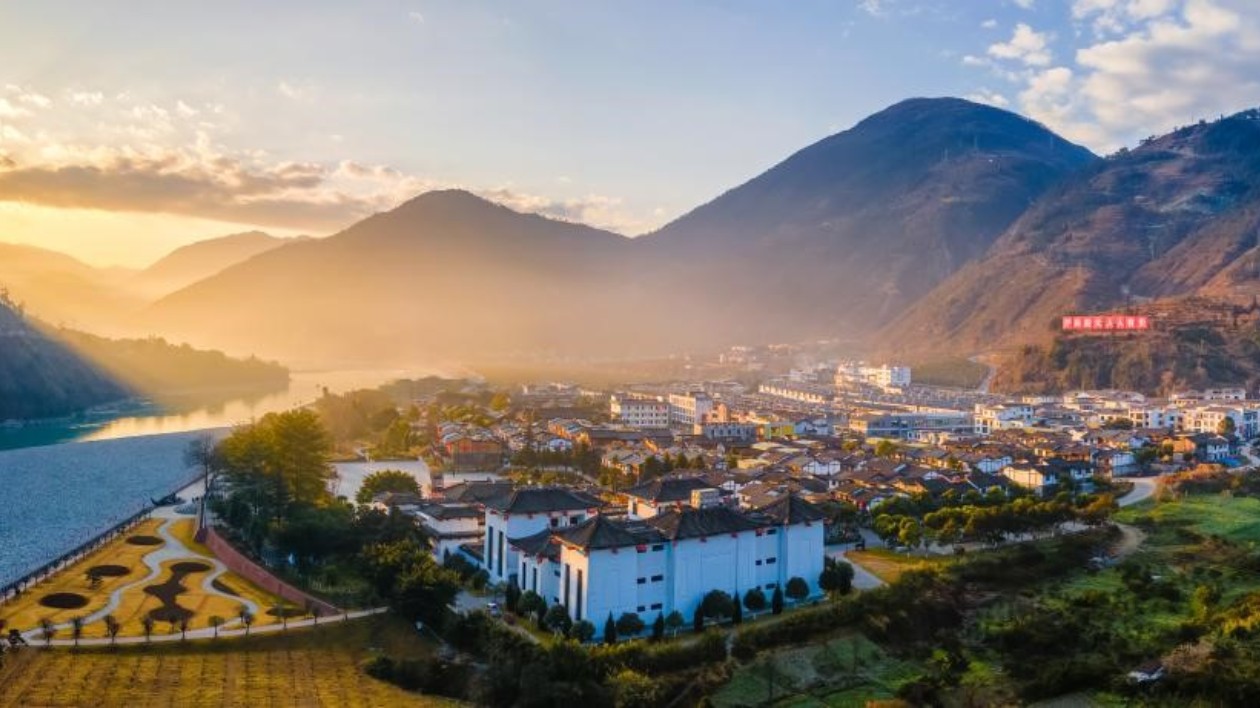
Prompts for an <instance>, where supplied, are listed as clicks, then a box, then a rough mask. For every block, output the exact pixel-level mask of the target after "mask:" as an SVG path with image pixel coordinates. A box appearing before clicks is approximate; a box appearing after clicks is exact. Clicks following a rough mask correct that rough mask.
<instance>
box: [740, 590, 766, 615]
mask: <svg viewBox="0 0 1260 708" xmlns="http://www.w3.org/2000/svg"><path fill="white" fill-rule="evenodd" d="M744 607H747V608H748V611H749V612H761V611H762V610H764V609H766V594H765V593H764V592H762V591H761V588H753V589H752V590H749V591H748V592H746V593H744Z"/></svg>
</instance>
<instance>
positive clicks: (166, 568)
mask: <svg viewBox="0 0 1260 708" xmlns="http://www.w3.org/2000/svg"><path fill="white" fill-rule="evenodd" d="M189 560H190V558H181V559H176V560H169V561H166V562H164V563H162V572H161V573H160V574H159V575H158V577H157V578H155V579H154V580H153V581H151V582H149V583H146V584H144V585H137V586H136V587H133V588H130V589H128V590H127V591H126V592H124V593H123V595H122V598H121V602H120V603H119V605H118V607H117V608H116V609H115V610H114V612H113V613H112V614H113V615H114V619H116V620H118V622H119V623H120V625H121V627H122V630H121V631H120V632H119V633H118V636H120V637H139V636H143V635H144V624H143V620H144V616H145V615H147V614H148V613H149V612H151V611H153V610H156V609H158V608H161V607H162V604H163V603H162V602H161V600H159V599H158V598H157V597H156V596H154V595H153V594H151V593H148V592H145V591H144V588H145V587H153V586H160V585H162V584H163V583H166V582H167V581H169V580H170V579H171V576H172V574H173V573H172V570H171V566H172V565H173V564H175V563H182V562H188V561H189ZM210 572H212V571H204V572H198V573H193V574H190V575H185V576H184V578H183V580H182V581H181V584H182V585H183V586H184V591H183V592H181V593H179V595H178V596H176V598H175V601H176V602H177V603H178V604H179V606H180V607H183V608H185V609H187V610H191V611H192V612H193V616H192V618H191V619H190V621H189V627H188V628H189V629H190V630H192V629H201V628H204V627H209V626H211V625H210V618H211V617H215V616H218V617H221V618H223V620H224V621H225V623H233V622H235V621H237V619H238V618H239V616H240V610H241V607H242V603H241V602H239V601H238V600H235V599H231V600H229V599H227V598H224V597H220V596H218V595H213V594H210V593H207V592H206V591H205V590H204V589H203V588H202V580H204V579H205V577H206V575H207V574H208V573H210ZM224 578H227V579H228V587H230V588H232V589H233V591H235V592H237V593H238V594H240V595H244V596H248V597H249V599H251V600H253V601H254V602H256V603H258V605H259V608H260V611H259V613H258V614H257V615H256V616H255V617H254V624H253V626H255V627H257V626H261V625H266V624H278V623H280V617H279V616H277V615H272V614H268V613H267V610H268V609H271V608H272V607H275V606H277V603H279V602H281V601H280V600H279V598H276V597H275V596H272V595H268V594H266V593H262V592H261V591H258V592H251V593H245V592H243V591H242V588H243V586H244V585H245V584H246V583H245V582H244V581H243V580H240V579H236V582H233V579H234V578H235V576H233V575H231V574H230V573H224V574H223V575H222V576H220V582H222V580H223V579H224ZM285 607H287V608H290V609H292V608H293V607H294V606H293V605H292V604H291V603H285ZM178 633H179V627H178V625H175V624H171V623H168V622H158V623H156V624H155V625H154V628H153V634H155V635H158V634H178ZM67 635H68V632H66V631H64V630H63V631H62V632H61V633H60V636H61V638H63V639H65V638H67ZM83 636H84V637H106V636H109V635H108V633H107V632H106V629H105V622H104V621H99V622H93V623H91V624H88V625H85V626H84V628H83Z"/></svg>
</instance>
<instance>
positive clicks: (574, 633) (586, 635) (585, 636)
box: [569, 620, 595, 644]
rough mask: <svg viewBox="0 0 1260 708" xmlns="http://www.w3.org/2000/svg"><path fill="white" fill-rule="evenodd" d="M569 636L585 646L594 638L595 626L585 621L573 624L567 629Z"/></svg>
mask: <svg viewBox="0 0 1260 708" xmlns="http://www.w3.org/2000/svg"><path fill="white" fill-rule="evenodd" d="M569 636H570V637H572V638H574V639H576V640H578V641H579V642H581V643H583V644H585V643H587V642H589V641H591V637H593V636H595V625H593V624H591V623H590V622H589V621H587V620H582V621H580V622H574V623H573V627H572V628H570V629H569Z"/></svg>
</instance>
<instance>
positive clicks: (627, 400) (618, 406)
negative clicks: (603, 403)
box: [609, 394, 670, 428]
mask: <svg viewBox="0 0 1260 708" xmlns="http://www.w3.org/2000/svg"><path fill="white" fill-rule="evenodd" d="M669 410H670V408H669V404H668V403H666V402H665V401H662V400H659V399H656V398H637V397H631V396H625V395H621V394H618V395H616V396H613V397H612V399H610V401H609V411H610V412H611V413H612V417H613V419H614V420H617V421H620V422H621V423H622V424H624V425H629V426H631V427H634V428H667V427H669Z"/></svg>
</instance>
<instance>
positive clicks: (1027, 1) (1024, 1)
mask: <svg viewBox="0 0 1260 708" xmlns="http://www.w3.org/2000/svg"><path fill="white" fill-rule="evenodd" d="M1015 4H1016V5H1018V6H1019V7H1020V8H1022V9H1024V10H1031V9H1033V6H1034V5H1036V4H1037V1H1036V0H1015Z"/></svg>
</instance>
